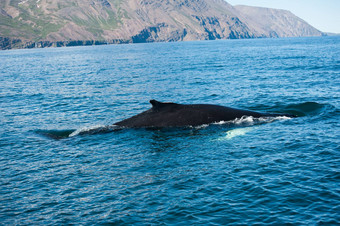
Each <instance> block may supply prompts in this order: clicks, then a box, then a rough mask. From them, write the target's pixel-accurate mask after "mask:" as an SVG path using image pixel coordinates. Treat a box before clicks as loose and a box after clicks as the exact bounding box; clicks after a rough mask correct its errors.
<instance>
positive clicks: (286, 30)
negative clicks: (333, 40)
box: [234, 5, 322, 38]
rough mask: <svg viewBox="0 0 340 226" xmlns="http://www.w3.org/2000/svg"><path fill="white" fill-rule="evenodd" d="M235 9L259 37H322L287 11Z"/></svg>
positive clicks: (247, 7)
mask: <svg viewBox="0 0 340 226" xmlns="http://www.w3.org/2000/svg"><path fill="white" fill-rule="evenodd" d="M234 8H235V9H236V10H237V12H238V13H237V15H238V16H239V17H240V18H241V20H242V21H243V22H245V23H246V24H247V26H249V27H251V28H252V30H253V31H254V32H255V33H256V34H257V35H262V36H264V37H277V38H278V37H306V36H321V35H322V32H320V31H319V30H317V29H315V28H314V27H312V26H311V25H309V24H308V23H307V22H305V21H304V20H302V19H301V18H299V17H297V16H295V15H294V14H293V13H291V12H290V11H287V10H281V9H269V8H262V7H251V6H244V5H239V6H235V7H234Z"/></svg>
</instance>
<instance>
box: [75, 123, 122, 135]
mask: <svg viewBox="0 0 340 226" xmlns="http://www.w3.org/2000/svg"><path fill="white" fill-rule="evenodd" d="M117 129H119V126H116V125H109V126H107V125H106V126H105V125H95V126H89V127H83V128H80V129H77V130H75V131H73V132H72V133H71V134H70V135H69V137H74V136H78V135H84V134H98V133H110V132H112V131H115V130H117Z"/></svg>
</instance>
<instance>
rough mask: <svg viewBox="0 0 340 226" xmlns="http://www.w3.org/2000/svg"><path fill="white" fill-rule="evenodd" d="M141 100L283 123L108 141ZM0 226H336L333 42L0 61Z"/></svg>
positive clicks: (141, 133)
mask: <svg viewBox="0 0 340 226" xmlns="http://www.w3.org/2000/svg"><path fill="white" fill-rule="evenodd" d="M150 99H156V100H158V101H162V102H175V103H180V104H216V105H223V106H228V107H233V108H239V109H245V110H252V111H259V112H273V113H289V114H295V115H297V116H298V117H297V118H290V117H277V118H272V119H270V120H269V119H262V120H261V119H257V120H255V119H253V118H251V117H248V118H243V119H237V120H234V121H232V122H228V123H218V122H217V123H214V124H213V125H202V126H198V127H185V128H165V129H164V128H163V129H157V128H154V129H121V130H113V129H110V125H112V124H113V123H115V122H117V121H120V120H123V119H125V118H128V117H131V116H133V115H136V114H138V113H140V112H142V111H145V110H147V109H150V107H151V105H150V103H149V100H150ZM0 119H1V120H0V122H1V124H0V225H46V224H47V225H256V224H258V225H339V224H340V214H339V213H340V184H339V182H340V124H339V121H340V37H313V38H285V39H249V40H219V41H195V42H175V43H148V44H128V45H105V46H87V47H68V48H48V49H24V50H9V51H1V52H0Z"/></svg>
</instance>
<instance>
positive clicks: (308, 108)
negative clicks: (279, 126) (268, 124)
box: [284, 102, 327, 116]
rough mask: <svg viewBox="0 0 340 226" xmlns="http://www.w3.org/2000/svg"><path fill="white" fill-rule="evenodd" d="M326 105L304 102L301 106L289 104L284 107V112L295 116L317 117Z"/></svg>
mask: <svg viewBox="0 0 340 226" xmlns="http://www.w3.org/2000/svg"><path fill="white" fill-rule="evenodd" d="M326 106H327V104H319V103H316V102H305V103H301V104H291V105H288V106H286V107H284V110H285V111H287V112H290V113H293V114H295V115H297V116H307V115H317V114H320V113H321V112H322V111H323V110H324V109H325V108H326Z"/></svg>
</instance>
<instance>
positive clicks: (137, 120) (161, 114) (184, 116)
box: [113, 100, 296, 128]
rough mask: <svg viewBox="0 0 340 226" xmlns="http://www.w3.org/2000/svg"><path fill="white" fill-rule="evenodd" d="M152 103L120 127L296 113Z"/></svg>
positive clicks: (205, 122)
mask: <svg viewBox="0 0 340 226" xmlns="http://www.w3.org/2000/svg"><path fill="white" fill-rule="evenodd" d="M150 103H151V105H152V107H151V108H150V109H149V110H146V111H144V112H141V113H140V114H137V115H135V116H132V117H130V118H127V119H124V120H122V121H119V122H116V123H114V124H113V125H114V126H118V127H120V128H169V127H189V126H191V127H196V126H201V125H209V124H212V123H219V122H228V121H233V120H236V119H241V118H242V117H247V116H251V117H253V118H262V117H280V116H285V117H290V118H291V117H296V116H295V115H291V114H285V113H261V112H255V111H249V110H242V109H236V108H231V107H225V106H220V105H213V104H177V103H172V102H160V101H157V100H150Z"/></svg>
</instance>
